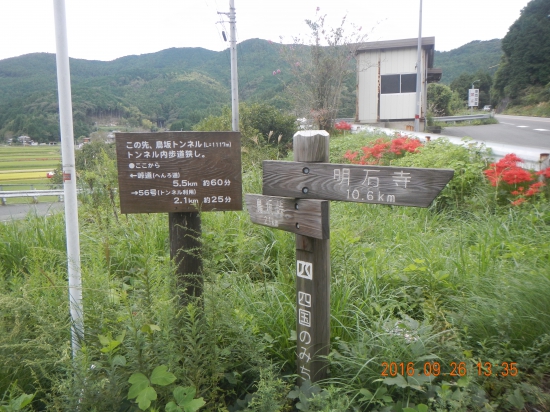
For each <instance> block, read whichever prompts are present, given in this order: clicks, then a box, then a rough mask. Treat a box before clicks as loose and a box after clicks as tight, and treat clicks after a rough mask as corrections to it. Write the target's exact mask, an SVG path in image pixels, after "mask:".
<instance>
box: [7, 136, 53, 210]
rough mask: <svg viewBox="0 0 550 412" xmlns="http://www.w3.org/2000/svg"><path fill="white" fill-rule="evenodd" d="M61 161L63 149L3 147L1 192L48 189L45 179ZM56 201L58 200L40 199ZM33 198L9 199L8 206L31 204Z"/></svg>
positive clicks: (48, 185) (48, 181)
mask: <svg viewBox="0 0 550 412" xmlns="http://www.w3.org/2000/svg"><path fill="white" fill-rule="evenodd" d="M60 162H61V147H60V146H49V145H48V146H0V191H11V190H28V189H32V188H34V189H48V188H49V187H50V185H51V184H52V182H51V180H50V179H48V178H47V177H46V174H47V173H48V172H52V171H53V170H55V169H56V168H57V167H58V166H59V164H60ZM38 199H39V201H42V202H44V201H54V200H55V199H56V198H55V197H51V198H50V197H40V198H38ZM30 201H32V198H10V199H7V202H8V203H28V202H30Z"/></svg>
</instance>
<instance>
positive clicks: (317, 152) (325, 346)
mask: <svg viewBox="0 0 550 412" xmlns="http://www.w3.org/2000/svg"><path fill="white" fill-rule="evenodd" d="M293 148H294V160H296V161H299V162H328V161H329V134H328V133H327V132H324V131H306V132H298V133H296V134H295V135H294V141H293ZM304 164H309V163H304ZM264 179H265V174H264ZM264 194H267V193H265V192H264ZM279 195H280V194H279ZM328 214H329V212H328V210H327V220H328V218H329V216H328ZM326 230H327V232H328V230H329V229H328V227H327V229H326ZM327 237H328V236H327ZM296 311H297V322H296V364H297V372H298V375H299V376H300V379H301V381H304V380H311V381H312V382H315V381H318V380H321V379H325V378H326V377H327V366H328V364H327V361H326V358H323V357H326V356H328V354H329V351H330V241H329V240H328V239H315V238H313V237H310V236H303V235H299V234H297V235H296Z"/></svg>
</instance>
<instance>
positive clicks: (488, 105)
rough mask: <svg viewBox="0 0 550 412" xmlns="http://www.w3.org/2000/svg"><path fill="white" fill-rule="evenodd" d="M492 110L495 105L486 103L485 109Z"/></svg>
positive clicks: (486, 110)
mask: <svg viewBox="0 0 550 412" xmlns="http://www.w3.org/2000/svg"><path fill="white" fill-rule="evenodd" d="M491 110H493V106H491V105H490V104H486V105H485V106H483V111H485V112H490V111H491Z"/></svg>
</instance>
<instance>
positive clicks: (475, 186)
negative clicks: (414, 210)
mask: <svg viewBox="0 0 550 412" xmlns="http://www.w3.org/2000/svg"><path fill="white" fill-rule="evenodd" d="M486 155H487V151H486V149H485V148H484V147H483V145H479V144H476V143H469V142H468V141H467V140H465V144H464V145H462V146H459V145H455V144H452V143H450V142H448V141H446V140H445V139H437V140H435V141H433V142H430V143H428V144H425V145H423V146H421V147H420V148H419V149H418V152H417V153H411V154H407V155H406V156H405V157H403V158H402V159H399V160H397V161H395V162H394V165H400V166H408V167H434V168H441V169H453V170H454V172H455V174H454V177H453V179H452V180H451V181H450V182H449V183H448V184H447V186H446V187H445V188H444V189H443V191H442V192H441V193H440V194H439V196H438V197H437V198H436V200H435V201H434V202H435V203H434V205H435V206H436V207H438V208H440V207H446V206H454V207H460V206H462V205H464V204H465V203H467V202H471V201H472V198H473V196H474V195H475V194H476V191H478V190H479V189H480V186H484V185H485V182H484V180H483V174H482V172H483V170H485V168H486V167H487V161H486V160H485V156H486Z"/></svg>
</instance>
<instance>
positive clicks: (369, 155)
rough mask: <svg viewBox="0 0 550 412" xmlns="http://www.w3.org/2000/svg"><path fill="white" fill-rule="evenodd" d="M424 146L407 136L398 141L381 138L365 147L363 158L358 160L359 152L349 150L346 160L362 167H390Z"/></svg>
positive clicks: (397, 139)
mask: <svg viewBox="0 0 550 412" xmlns="http://www.w3.org/2000/svg"><path fill="white" fill-rule="evenodd" d="M421 145H422V143H420V141H419V140H417V139H411V138H409V137H407V136H400V137H397V138H396V139H384V138H380V139H377V140H375V141H374V142H372V143H370V144H368V145H366V146H363V147H362V148H361V150H362V151H363V156H361V158H359V159H358V158H357V156H358V155H359V152H352V151H351V150H348V151H347V152H346V154H345V155H344V158H345V159H347V160H349V161H350V162H351V163H353V164H360V165H388V164H390V163H391V162H392V161H393V160H395V159H398V158H400V157H403V156H404V155H405V153H414V152H416V150H417V149H418V148H419V147H420V146H421Z"/></svg>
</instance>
